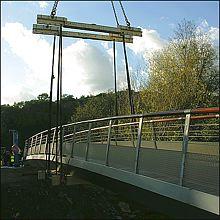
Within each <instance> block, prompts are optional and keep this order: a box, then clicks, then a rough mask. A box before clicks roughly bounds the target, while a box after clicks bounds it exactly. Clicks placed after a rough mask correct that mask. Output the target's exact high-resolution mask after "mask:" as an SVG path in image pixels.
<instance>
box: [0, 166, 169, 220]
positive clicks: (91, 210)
mask: <svg viewBox="0 0 220 220" xmlns="http://www.w3.org/2000/svg"><path fill="white" fill-rule="evenodd" d="M75 178H76V181H75V183H74V185H71V186H52V185H51V184H48V183H46V182H42V181H39V180H37V170H33V168H32V169H30V168H25V167H23V168H14V169H10V168H1V219H168V216H166V215H164V214H160V213H155V212H151V211H150V210H148V209H147V208H146V207H143V206H142V205H140V204H137V203H136V202H134V201H129V200H127V199H125V198H122V197H121V195H119V194H117V193H115V192H112V191H109V190H108V189H105V188H102V187H100V186H97V185H94V184H92V183H90V182H87V181H84V180H81V179H79V178H77V177H75Z"/></svg>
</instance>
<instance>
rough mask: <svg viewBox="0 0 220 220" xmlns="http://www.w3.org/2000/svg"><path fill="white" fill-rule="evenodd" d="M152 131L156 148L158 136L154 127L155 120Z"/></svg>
mask: <svg viewBox="0 0 220 220" xmlns="http://www.w3.org/2000/svg"><path fill="white" fill-rule="evenodd" d="M152 133H153V141H154V146H155V149H157V136H156V131H155V127H154V122H152Z"/></svg>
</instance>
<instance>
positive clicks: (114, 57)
mask: <svg viewBox="0 0 220 220" xmlns="http://www.w3.org/2000/svg"><path fill="white" fill-rule="evenodd" d="M113 60H114V62H113V63H114V79H115V116H118V94H117V76H116V74H117V72H116V56H115V40H114V41H113Z"/></svg>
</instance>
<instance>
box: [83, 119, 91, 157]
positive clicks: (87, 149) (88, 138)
mask: <svg viewBox="0 0 220 220" xmlns="http://www.w3.org/2000/svg"><path fill="white" fill-rule="evenodd" d="M91 128H92V123H91V122H90V123H89V130H88V134H87V146H86V154H85V160H86V161H87V159H88V152H89V145H90V138H91Z"/></svg>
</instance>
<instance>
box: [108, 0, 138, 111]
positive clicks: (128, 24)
mask: <svg viewBox="0 0 220 220" xmlns="http://www.w3.org/2000/svg"><path fill="white" fill-rule="evenodd" d="M119 3H120V6H121V9H122V12H123V14H124V18H125V22H126V24H127V26H128V27H130V22H129V21H128V18H127V16H126V14H125V10H124V8H123V5H122V3H121V1H119ZM111 4H112V9H113V12H114V16H115V20H116V23H117V25H119V22H118V18H117V14H116V10H115V7H114V3H113V1H111ZM122 37H123V49H124V56H125V66H126V75H127V84H128V95H129V104H130V112H131V114H135V109H134V101H133V96H132V91H131V83H130V75H129V68H128V59H127V53H126V45H125V36H124V34H122ZM113 50H115V47H114V42H113ZM114 63H115V56H114ZM114 65H115V64H114ZM114 70H115V66H114ZM114 73H115V75H116V70H115V72H114ZM115 80H116V76H115ZM115 91H117V90H116V82H115ZM116 96H117V94H116Z"/></svg>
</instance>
